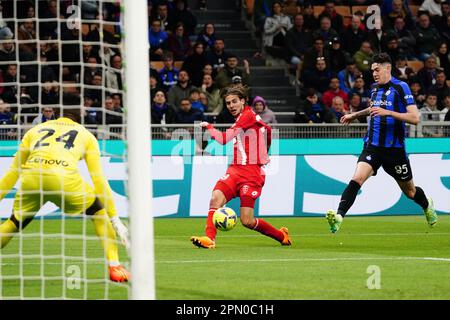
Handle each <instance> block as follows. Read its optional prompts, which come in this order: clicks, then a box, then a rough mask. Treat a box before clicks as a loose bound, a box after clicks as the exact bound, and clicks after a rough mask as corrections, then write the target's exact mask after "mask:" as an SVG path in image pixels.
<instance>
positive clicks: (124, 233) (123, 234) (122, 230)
mask: <svg viewBox="0 0 450 320" xmlns="http://www.w3.org/2000/svg"><path fill="white" fill-rule="evenodd" d="M111 223H112V226H113V228H114V230H115V231H116V233H117V235H118V236H119V238H120V240H121V242H122V244H123V245H124V246H125V248H127V250H128V249H130V238H129V235H128V228H127V227H126V226H125V225H124V224H123V222H122V221H120V218H119V216H115V217H112V218H111Z"/></svg>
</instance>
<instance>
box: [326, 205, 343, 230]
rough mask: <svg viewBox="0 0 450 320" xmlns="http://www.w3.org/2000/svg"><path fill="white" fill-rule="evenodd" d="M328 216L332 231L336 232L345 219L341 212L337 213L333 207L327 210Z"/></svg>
mask: <svg viewBox="0 0 450 320" xmlns="http://www.w3.org/2000/svg"><path fill="white" fill-rule="evenodd" d="M326 218H327V220H328V224H329V225H330V231H331V232H332V233H336V232H337V231H338V230H339V229H340V228H341V224H342V221H343V220H344V218H342V216H341V215H340V214H337V213H336V211H334V210H333V209H330V210H328V211H327V214H326Z"/></svg>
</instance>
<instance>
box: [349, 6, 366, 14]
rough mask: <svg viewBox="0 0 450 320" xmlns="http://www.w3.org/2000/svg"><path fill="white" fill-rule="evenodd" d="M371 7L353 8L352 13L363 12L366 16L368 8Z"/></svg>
mask: <svg viewBox="0 0 450 320" xmlns="http://www.w3.org/2000/svg"><path fill="white" fill-rule="evenodd" d="M368 7H369V6H353V7H352V13H353V14H355V12H358V11H361V12H363V13H364V14H365V13H366V12H367V8H368Z"/></svg>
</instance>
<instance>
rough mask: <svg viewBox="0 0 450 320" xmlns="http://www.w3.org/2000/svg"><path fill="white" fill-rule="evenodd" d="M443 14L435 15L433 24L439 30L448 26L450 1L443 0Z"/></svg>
mask: <svg viewBox="0 0 450 320" xmlns="http://www.w3.org/2000/svg"><path fill="white" fill-rule="evenodd" d="M441 11H442V16H435V17H434V21H433V24H434V26H435V27H436V29H438V30H439V31H441V30H443V29H444V28H445V27H446V26H447V17H448V16H449V15H450V1H449V0H442V2H441Z"/></svg>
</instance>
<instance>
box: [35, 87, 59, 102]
mask: <svg viewBox="0 0 450 320" xmlns="http://www.w3.org/2000/svg"><path fill="white" fill-rule="evenodd" d="M40 103H41V104H44V105H46V104H58V103H59V84H58V83H57V82H56V81H53V82H50V81H47V82H44V83H43V84H42V90H41V101H40Z"/></svg>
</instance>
